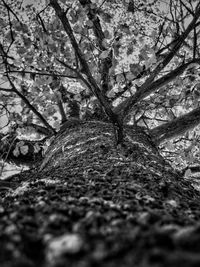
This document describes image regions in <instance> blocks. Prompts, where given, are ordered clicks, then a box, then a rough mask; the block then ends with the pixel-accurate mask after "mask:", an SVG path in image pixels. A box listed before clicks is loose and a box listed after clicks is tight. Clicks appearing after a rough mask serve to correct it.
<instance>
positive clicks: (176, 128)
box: [150, 108, 200, 144]
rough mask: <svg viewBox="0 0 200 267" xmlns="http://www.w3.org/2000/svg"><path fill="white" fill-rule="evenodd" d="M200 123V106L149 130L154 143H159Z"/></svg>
mask: <svg viewBox="0 0 200 267" xmlns="http://www.w3.org/2000/svg"><path fill="white" fill-rule="evenodd" d="M199 123H200V108H196V109H195V110H193V111H191V112H189V113H187V114H185V115H183V116H180V117H178V118H176V119H174V120H173V121H170V122H167V123H164V124H162V125H160V126H158V127H156V128H154V129H152V130H151V131H150V135H151V136H152V137H153V139H154V142H155V143H156V144H160V143H161V142H163V141H165V140H166V139H171V138H173V137H176V136H178V135H181V134H184V133H185V132H186V131H188V130H191V129H193V128H194V127H195V126H197V125H198V124H199Z"/></svg>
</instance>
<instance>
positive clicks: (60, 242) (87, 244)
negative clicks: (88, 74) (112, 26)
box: [0, 120, 200, 267]
mask: <svg viewBox="0 0 200 267" xmlns="http://www.w3.org/2000/svg"><path fill="white" fill-rule="evenodd" d="M13 182H15V183H16V184H18V185H17V186H16V188H14V189H13V190H10V191H9V192H8V191H6V190H4V191H3V190H2V191H1V192H0V193H1V195H2V199H1V201H0V207H1V208H0V216H1V219H0V222H1V223H0V229H1V230H0V231H1V232H0V239H1V240H2V241H1V243H2V246H1V250H2V253H1V254H0V262H1V266H4V267H9V266H10V267H11V266H22V265H23V266H36V265H37V266H54V267H55V266H59V267H61V266H63V267H64V266H74V267H75V266H76V267H77V266H78V267H82V266H178V265H179V264H182V266H199V265H200V256H199V254H198V250H199V249H200V247H199V244H200V234H199V232H200V231H199V226H198V224H197V221H198V220H199V217H200V216H199V215H200V194H199V192H198V191H197V190H195V189H194V188H193V186H192V185H191V184H190V183H189V182H188V181H186V180H184V179H183V177H181V176H180V175H179V174H178V172H176V171H175V170H174V169H173V168H172V167H171V166H170V165H169V164H168V163H167V162H166V161H165V159H164V158H163V157H162V156H161V155H160V154H159V151H158V150H157V148H156V146H155V145H154V143H153V142H152V140H151V138H150V136H149V135H148V134H146V133H145V132H144V131H143V129H142V128H139V127H132V126H126V127H125V128H124V142H123V144H121V145H118V146H117V145H116V136H115V130H114V128H113V126H112V125H111V124H108V123H104V122H97V121H93V122H80V121H77V120H76V121H71V122H68V123H67V124H65V126H64V127H63V129H61V131H60V132H59V133H58V135H57V137H56V138H55V139H54V141H53V142H52V143H51V145H50V147H49V149H48V151H47V152H46V154H45V159H44V161H43V162H42V164H41V166H40V167H39V168H38V171H36V170H34V171H28V172H24V173H22V174H21V175H16V176H14V177H13ZM188 225H190V226H188ZM197 246H198V247H197ZM195 264H196V265H195Z"/></svg>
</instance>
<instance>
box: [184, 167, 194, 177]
mask: <svg viewBox="0 0 200 267" xmlns="http://www.w3.org/2000/svg"><path fill="white" fill-rule="evenodd" d="M191 174H192V172H191V170H190V169H187V171H186V172H185V174H184V177H185V178H190V177H191Z"/></svg>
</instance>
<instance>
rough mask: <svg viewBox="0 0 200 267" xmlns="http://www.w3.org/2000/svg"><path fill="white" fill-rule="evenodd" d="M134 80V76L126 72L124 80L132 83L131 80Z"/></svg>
mask: <svg viewBox="0 0 200 267" xmlns="http://www.w3.org/2000/svg"><path fill="white" fill-rule="evenodd" d="M134 78H135V75H134V74H133V73H131V72H128V73H127V74H126V79H127V80H129V81H132V80H133V79H134Z"/></svg>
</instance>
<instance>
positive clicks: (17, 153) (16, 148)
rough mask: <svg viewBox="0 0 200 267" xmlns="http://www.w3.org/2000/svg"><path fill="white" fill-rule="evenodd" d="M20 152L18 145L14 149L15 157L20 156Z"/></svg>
mask: <svg viewBox="0 0 200 267" xmlns="http://www.w3.org/2000/svg"><path fill="white" fill-rule="evenodd" d="M19 154H20V152H19V148H18V147H17V146H16V147H15V149H14V150H13V155H14V156H15V157H18V156H19Z"/></svg>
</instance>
